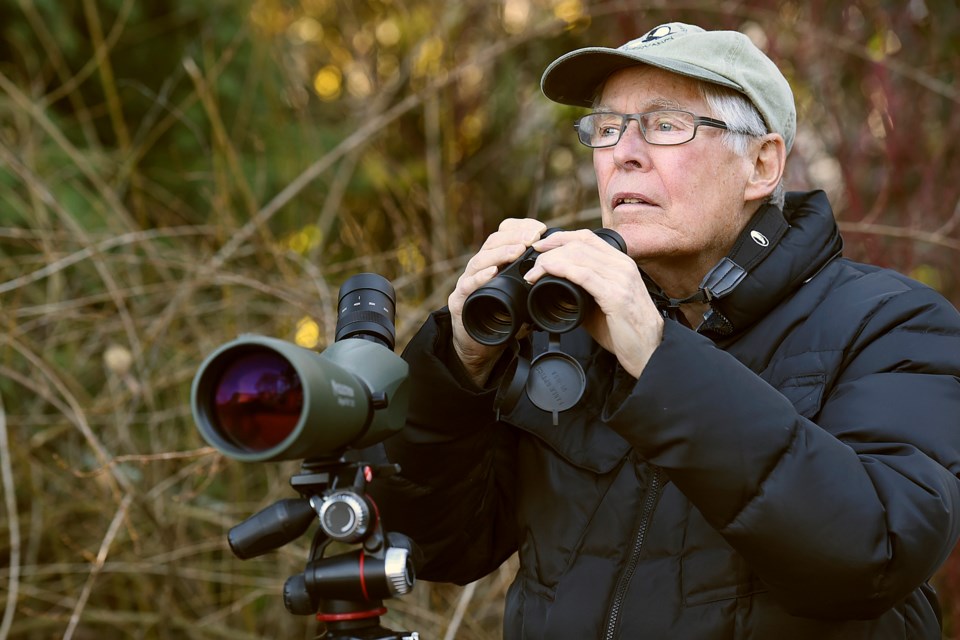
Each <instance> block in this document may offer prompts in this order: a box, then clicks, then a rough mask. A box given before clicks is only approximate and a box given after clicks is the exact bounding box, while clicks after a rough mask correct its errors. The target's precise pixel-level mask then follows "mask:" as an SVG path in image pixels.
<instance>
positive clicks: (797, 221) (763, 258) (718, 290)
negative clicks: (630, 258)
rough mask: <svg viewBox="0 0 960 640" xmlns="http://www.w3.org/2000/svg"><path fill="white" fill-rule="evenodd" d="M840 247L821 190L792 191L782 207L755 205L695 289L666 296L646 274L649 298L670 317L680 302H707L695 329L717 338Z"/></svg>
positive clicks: (760, 312) (766, 307) (764, 309)
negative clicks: (724, 252)
mask: <svg viewBox="0 0 960 640" xmlns="http://www.w3.org/2000/svg"><path fill="white" fill-rule="evenodd" d="M842 248H843V241H842V239H841V238H840V233H839V230H838V229H837V224H836V221H835V220H834V217H833V209H832V208H831V207H830V202H829V201H828V199H827V196H826V194H825V193H824V192H823V191H810V192H791V193H788V194H787V195H786V201H785V204H784V207H783V210H781V209H780V208H778V207H776V206H774V205H769V204H768V205H764V206H763V207H761V208H760V209H758V210H757V212H756V213H755V214H754V216H753V218H751V220H750V222H749V223H748V224H747V226H746V227H745V228H744V230H743V231H742V232H741V233H740V235H739V236H738V238H737V240H736V242H735V243H734V246H733V248H732V249H731V250H730V253H729V254H727V256H726V257H724V258H723V259H722V260H721V261H720V262H718V263H717V264H716V266H714V268H713V269H711V270H710V271H709V272H708V273H707V275H706V276H705V277H704V279H703V281H702V282H701V283H700V288H699V290H698V291H697V293H695V294H693V295H691V296H689V297H687V298H683V299H674V298H669V297H668V296H666V295H665V294H664V293H663V291H662V290H661V289H660V287H659V286H657V285H656V283H654V282H653V281H652V280H651V279H650V278H649V277H647V276H646V274H644V278H645V280H646V282H647V287H648V289H649V290H650V293H651V295H652V296H653V299H654V301H655V302H656V303H657V305H658V306H659V307H660V308H661V310H662V311H663V312H664V313H665V314H667V315H669V316H671V317H674V318H677V317H682V314H679V313H677V312H678V310H679V306H680V305H681V304H684V303H687V302H709V303H710V311H709V312H708V313H707V315H706V317H705V318H704V321H703V324H701V325H700V327H699V328H698V331H699V332H700V333H703V334H705V335H708V336H710V337H715V338H719V337H723V336H729V335H731V334H733V333H736V332H738V331H741V330H743V329H745V328H747V327H749V326H750V325H751V324H753V323H754V322H755V321H757V320H758V319H759V318H761V317H762V316H764V315H766V314H767V313H768V312H769V311H770V310H771V309H772V308H773V307H774V306H776V305H777V303H779V302H780V301H781V300H783V299H784V298H785V297H786V296H788V295H789V294H791V293H793V292H794V291H795V290H796V289H797V288H798V287H800V286H801V285H802V284H803V283H804V282H806V281H807V280H809V279H810V278H812V277H813V276H814V275H815V274H816V273H817V272H818V271H820V269H822V268H823V267H824V266H825V265H826V264H827V263H828V262H830V261H831V260H832V259H833V258H835V257H837V256H839V255H840V253H841V251H842Z"/></svg>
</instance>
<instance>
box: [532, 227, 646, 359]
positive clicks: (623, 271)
mask: <svg viewBox="0 0 960 640" xmlns="http://www.w3.org/2000/svg"><path fill="white" fill-rule="evenodd" d="M533 247H534V248H535V249H536V250H537V251H539V252H540V255H539V256H538V257H537V261H536V264H535V265H534V267H532V268H531V269H530V270H529V271H528V272H527V273H526V275H525V276H524V277H525V278H526V279H527V280H528V281H529V282H531V283H532V282H536V281H537V280H538V279H540V278H541V277H543V276H544V275H546V274H549V275H552V276H557V277H560V278H564V279H565V280H568V281H570V282H573V283H576V284H578V285H580V286H581V287H583V288H584V289H585V290H586V291H587V293H588V294H589V295H590V296H591V297H592V298H593V299H594V301H595V302H596V303H597V304H596V309H595V310H594V311H592V312H591V313H590V315H589V316H588V317H587V320H586V322H585V323H584V327H585V328H586V329H587V331H589V332H590V334H591V335H592V336H593V338H594V339H595V340H597V342H599V343H600V345H601V346H603V347H604V348H605V349H607V350H608V351H610V352H611V353H613V354H615V355H616V356H617V359H618V360H619V361H620V364H621V365H623V367H624V368H625V369H626V370H627V371H628V372H630V373H631V374H632V375H634V376H639V375H640V372H642V371H643V368H644V367H645V366H646V362H647V361H648V360H649V358H650V354H651V353H652V352H653V350H654V349H655V348H656V346H657V345H658V344H659V342H660V339H661V337H662V334H663V318H662V317H661V315H660V313H659V311H657V308H656V305H654V303H653V300H651V298H650V296H649V294H648V293H647V289H646V285H645V283H644V282H643V278H642V276H641V274H640V270H639V269H638V268H637V265H636V263H634V261H633V259H632V258H630V257H629V256H627V255H626V254H625V253H622V252H621V251H619V250H618V249H615V248H614V247H612V246H610V245H609V244H607V242H606V241H604V240H603V239H602V238H600V237H598V236H597V235H596V234H595V233H593V232H591V231H570V232H558V233H554V234H551V235H549V236H547V237H546V238H544V239H542V240H540V241H538V242H536V243H534V245H533Z"/></svg>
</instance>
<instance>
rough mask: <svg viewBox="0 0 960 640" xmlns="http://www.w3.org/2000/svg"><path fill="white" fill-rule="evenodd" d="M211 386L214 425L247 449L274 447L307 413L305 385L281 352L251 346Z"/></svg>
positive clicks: (234, 442) (224, 434) (237, 356)
mask: <svg viewBox="0 0 960 640" xmlns="http://www.w3.org/2000/svg"><path fill="white" fill-rule="evenodd" d="M211 386H212V394H213V398H212V402H211V406H212V409H213V411H212V414H213V415H212V417H213V423H214V424H213V426H214V427H215V428H216V429H217V430H218V431H219V432H220V434H221V435H222V436H223V437H224V438H226V439H228V440H229V441H231V442H233V444H235V445H236V446H237V447H240V448H242V449H244V450H246V451H251V452H259V451H264V450H267V449H271V448H273V447H275V446H277V445H278V444H280V443H281V442H283V441H284V439H286V438H287V437H289V436H290V434H291V433H292V432H293V430H294V428H295V427H296V426H297V423H298V422H299V420H300V415H301V413H302V411H303V387H302V386H301V381H300V377H299V376H298V375H297V372H296V371H295V370H294V368H293V366H292V365H291V364H290V363H289V362H288V361H287V359H286V358H284V357H283V356H281V355H280V354H278V353H276V352H275V351H272V350H270V349H266V348H259V347H250V348H249V349H244V350H243V351H242V352H241V353H239V354H237V355H236V356H235V357H233V358H232V359H231V360H230V361H229V362H227V363H226V364H225V365H223V367H222V369H221V372H220V375H219V378H218V379H217V380H216V381H215V382H214V384H213V385H211Z"/></svg>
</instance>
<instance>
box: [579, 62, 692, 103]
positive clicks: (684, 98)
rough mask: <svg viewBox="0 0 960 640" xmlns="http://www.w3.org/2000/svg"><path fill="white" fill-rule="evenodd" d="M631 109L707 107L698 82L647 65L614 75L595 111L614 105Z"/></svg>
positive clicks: (605, 84)
mask: <svg viewBox="0 0 960 640" xmlns="http://www.w3.org/2000/svg"><path fill="white" fill-rule="evenodd" d="M614 102H615V103H617V104H618V105H621V106H623V105H625V106H627V107H629V108H630V109H631V110H632V109H636V110H638V111H653V110H656V109H686V110H694V111H695V110H696V109H697V108H699V107H702V106H703V105H702V104H701V103H702V100H701V99H700V91H699V90H698V87H697V81H696V80H693V79H692V78H687V77H684V76H681V75H678V74H675V73H670V72H669V71H664V70H662V69H657V68H656V67H650V66H647V65H640V66H635V67H628V68H626V69H621V70H620V71H616V72H614V73H613V74H611V75H610V77H608V78H607V79H606V81H605V82H604V83H603V85H602V86H601V87H600V88H599V90H598V92H597V98H596V100H595V101H594V106H595V108H597V109H598V110H599V109H601V108H602V109H604V110H616V109H607V108H608V107H613V106H614V105H613V103H614Z"/></svg>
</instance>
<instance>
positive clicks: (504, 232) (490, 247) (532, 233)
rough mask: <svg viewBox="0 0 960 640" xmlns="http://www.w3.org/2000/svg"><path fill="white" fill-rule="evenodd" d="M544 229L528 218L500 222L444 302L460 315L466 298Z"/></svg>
mask: <svg viewBox="0 0 960 640" xmlns="http://www.w3.org/2000/svg"><path fill="white" fill-rule="evenodd" d="M546 228H547V227H546V225H544V224H543V223H542V222H540V221H539V220H533V219H530V218H525V219H520V218H507V219H506V220H504V221H503V222H501V223H500V228H499V229H498V230H497V231H496V232H494V233H492V234H491V235H490V236H489V237H488V238H487V239H486V241H485V242H484V243H483V246H481V247H480V250H479V251H478V252H477V253H476V255H474V256H473V257H472V258H470V260H469V261H468V262H467V266H466V268H465V269H464V271H463V274H462V275H461V276H460V279H459V280H457V286H456V288H455V289H454V291H453V293H451V294H450V297H449V299H448V300H447V303H448V306H449V307H450V311H451V312H452V313H454V314H455V315H459V313H460V312H461V311H462V310H463V303H464V301H465V300H466V299H467V296H469V295H470V294H471V293H473V292H474V291H476V290H477V289H478V288H479V287H480V286H481V285H483V284H485V283H487V282H489V281H490V280H491V279H492V278H493V277H494V276H495V275H496V274H497V271H498V270H499V268H500V267H502V266H504V265H507V264H510V263H511V262H513V261H514V260H516V259H517V258H519V257H520V256H521V255H522V254H523V252H524V251H526V250H527V247H529V246H530V245H532V244H533V243H534V242H536V240H537V239H538V238H540V236H541V235H542V234H543V232H544V231H545V230H546Z"/></svg>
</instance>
